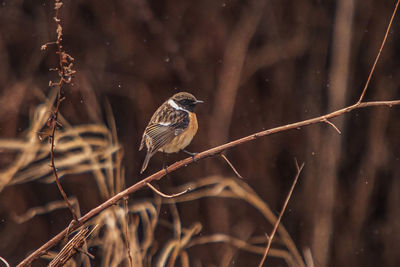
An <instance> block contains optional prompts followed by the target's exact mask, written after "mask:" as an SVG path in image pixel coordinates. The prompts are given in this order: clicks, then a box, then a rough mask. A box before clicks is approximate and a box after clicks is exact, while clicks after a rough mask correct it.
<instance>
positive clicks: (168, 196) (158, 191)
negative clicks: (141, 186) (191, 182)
mask: <svg viewBox="0 0 400 267" xmlns="http://www.w3.org/2000/svg"><path fill="white" fill-rule="evenodd" d="M146 185H147V186H148V187H150V189H151V190H153V191H154V192H155V193H156V194H157V195H160V196H162V197H165V198H174V197H178V196H180V195H183V194H185V193H187V192H189V191H190V189H186V190H184V191H182V192H179V193H176V194H172V195H167V194H164V193H163V192H161V191H160V190H158V189H157V188H155V187H154V186H153V185H152V184H151V183H146Z"/></svg>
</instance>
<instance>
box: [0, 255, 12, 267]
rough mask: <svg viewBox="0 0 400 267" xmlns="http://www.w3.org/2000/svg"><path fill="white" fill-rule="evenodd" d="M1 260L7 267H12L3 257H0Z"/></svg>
mask: <svg viewBox="0 0 400 267" xmlns="http://www.w3.org/2000/svg"><path fill="white" fill-rule="evenodd" d="M0 260H1V261H2V262H3V263H4V264H5V265H6V267H10V264H8V262H7V261H6V260H5V259H4V258H3V257H0Z"/></svg>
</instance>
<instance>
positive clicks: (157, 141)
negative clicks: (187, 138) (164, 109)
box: [145, 113, 189, 153]
mask: <svg viewBox="0 0 400 267" xmlns="http://www.w3.org/2000/svg"><path fill="white" fill-rule="evenodd" d="M179 117H180V118H179V119H178V120H175V122H174V123H172V122H163V121H159V122H157V123H151V124H149V125H148V126H147V128H146V131H145V135H146V137H147V142H149V145H150V146H149V152H150V153H155V152H156V151H158V150H159V149H160V148H162V147H163V146H164V145H166V144H168V143H169V142H171V141H172V139H174V138H175V137H176V136H178V135H180V134H181V133H182V132H183V131H184V130H185V129H186V128H187V127H188V125H189V116H188V115H186V114H183V113H182V115H181V116H179Z"/></svg>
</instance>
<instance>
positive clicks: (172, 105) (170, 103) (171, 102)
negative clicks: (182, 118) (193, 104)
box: [168, 99, 189, 113]
mask: <svg viewBox="0 0 400 267" xmlns="http://www.w3.org/2000/svg"><path fill="white" fill-rule="evenodd" d="M168 104H169V105H170V106H171V107H173V108H174V109H176V110H183V111H186V112H188V113H189V111H188V110H186V109H184V108H182V107H180V106H178V104H176V102H175V101H174V100H172V99H170V100H168Z"/></svg>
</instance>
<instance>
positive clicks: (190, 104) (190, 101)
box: [170, 92, 203, 112]
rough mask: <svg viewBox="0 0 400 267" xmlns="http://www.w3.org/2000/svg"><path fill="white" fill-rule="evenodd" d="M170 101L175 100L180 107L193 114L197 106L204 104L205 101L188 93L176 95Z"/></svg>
mask: <svg viewBox="0 0 400 267" xmlns="http://www.w3.org/2000/svg"><path fill="white" fill-rule="evenodd" d="M170 99H171V100H173V101H174V102H175V103H176V104H177V105H178V106H179V107H181V108H183V109H186V110H188V111H191V112H193V111H194V108H195V107H196V105H197V104H200V103H203V101H201V100H197V99H196V97H194V95H192V94H189V93H186V92H180V93H177V94H174V95H173V96H172V97H171V98H170Z"/></svg>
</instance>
